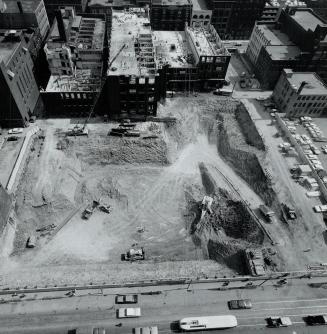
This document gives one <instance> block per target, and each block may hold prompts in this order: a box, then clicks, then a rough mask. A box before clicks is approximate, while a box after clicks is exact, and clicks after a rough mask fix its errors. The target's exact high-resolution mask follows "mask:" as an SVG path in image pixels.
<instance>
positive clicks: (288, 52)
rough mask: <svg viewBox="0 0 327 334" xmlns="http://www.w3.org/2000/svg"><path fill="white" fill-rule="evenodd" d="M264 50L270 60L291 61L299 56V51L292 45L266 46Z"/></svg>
mask: <svg viewBox="0 0 327 334" xmlns="http://www.w3.org/2000/svg"><path fill="white" fill-rule="evenodd" d="M265 49H266V50H267V52H268V54H269V55H270V57H271V59H272V60H292V59H296V58H297V57H298V56H299V55H300V54H301V50H300V49H299V48H298V47H297V46H293V45H268V46H265Z"/></svg>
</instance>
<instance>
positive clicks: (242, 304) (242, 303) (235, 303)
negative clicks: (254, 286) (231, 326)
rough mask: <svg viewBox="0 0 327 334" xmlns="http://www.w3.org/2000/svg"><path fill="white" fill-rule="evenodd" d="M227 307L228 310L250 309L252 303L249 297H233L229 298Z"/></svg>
mask: <svg viewBox="0 0 327 334" xmlns="http://www.w3.org/2000/svg"><path fill="white" fill-rule="evenodd" d="M227 304H228V308H229V309H230V310H239V309H250V308H252V303H251V300H250V299H235V300H230V301H229V302H228V303H227Z"/></svg>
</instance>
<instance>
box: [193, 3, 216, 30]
mask: <svg viewBox="0 0 327 334" xmlns="http://www.w3.org/2000/svg"><path fill="white" fill-rule="evenodd" d="M211 16H212V11H211V10H210V9H209V8H208V5H207V3H206V1H205V0H192V17H191V27H208V26H209V24H210V23H211Z"/></svg>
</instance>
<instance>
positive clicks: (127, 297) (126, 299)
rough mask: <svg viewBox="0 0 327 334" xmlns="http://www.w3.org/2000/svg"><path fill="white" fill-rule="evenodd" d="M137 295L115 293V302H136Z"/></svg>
mask: <svg viewBox="0 0 327 334" xmlns="http://www.w3.org/2000/svg"><path fill="white" fill-rule="evenodd" d="M137 297H138V296H137V295H117V296H116V304H136V303H137Z"/></svg>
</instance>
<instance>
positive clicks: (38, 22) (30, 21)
mask: <svg viewBox="0 0 327 334" xmlns="http://www.w3.org/2000/svg"><path fill="white" fill-rule="evenodd" d="M3 8H4V9H3V10H2V11H1V10H0V29H29V28H33V29H37V28H38V29H39V31H40V35H41V37H42V39H43V40H44V39H45V37H46V36H47V34H48V32H49V29H50V25H49V21H48V17H47V13H46V11H45V7H44V2H43V0H20V1H16V0H3Z"/></svg>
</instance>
